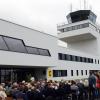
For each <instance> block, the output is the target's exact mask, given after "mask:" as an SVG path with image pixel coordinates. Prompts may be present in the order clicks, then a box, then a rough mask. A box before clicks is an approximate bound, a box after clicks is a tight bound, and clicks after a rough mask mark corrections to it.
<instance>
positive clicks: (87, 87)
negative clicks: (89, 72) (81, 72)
mask: <svg viewBox="0 0 100 100" xmlns="http://www.w3.org/2000/svg"><path fill="white" fill-rule="evenodd" d="M83 84H84V94H85V99H86V100H87V99H88V98H89V97H88V95H89V94H88V93H89V82H88V80H87V79H85V80H84V81H83Z"/></svg>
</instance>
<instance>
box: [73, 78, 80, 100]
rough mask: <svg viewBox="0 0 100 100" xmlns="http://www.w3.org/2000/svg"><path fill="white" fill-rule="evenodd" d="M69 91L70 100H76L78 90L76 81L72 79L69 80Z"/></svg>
mask: <svg viewBox="0 0 100 100" xmlns="http://www.w3.org/2000/svg"><path fill="white" fill-rule="evenodd" d="M71 83H72V84H71V92H72V100H77V96H78V94H79V93H78V92H79V88H78V86H77V85H76V82H75V81H73V80H72V82H71Z"/></svg>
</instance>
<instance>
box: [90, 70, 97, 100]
mask: <svg viewBox="0 0 100 100" xmlns="http://www.w3.org/2000/svg"><path fill="white" fill-rule="evenodd" d="M88 81H89V99H90V100H94V99H95V97H96V96H95V91H96V76H95V74H94V73H93V72H90V76H89V78H88Z"/></svg>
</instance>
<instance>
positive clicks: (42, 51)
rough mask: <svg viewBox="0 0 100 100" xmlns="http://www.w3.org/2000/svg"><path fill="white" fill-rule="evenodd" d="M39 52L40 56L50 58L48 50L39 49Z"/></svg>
mask: <svg viewBox="0 0 100 100" xmlns="http://www.w3.org/2000/svg"><path fill="white" fill-rule="evenodd" d="M38 51H39V54H40V55H43V56H50V53H49V51H48V50H46V49H38Z"/></svg>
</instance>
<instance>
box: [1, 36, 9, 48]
mask: <svg viewBox="0 0 100 100" xmlns="http://www.w3.org/2000/svg"><path fill="white" fill-rule="evenodd" d="M0 49H1V50H8V48H7V46H6V43H5V41H4V40H3V37H2V36H0Z"/></svg>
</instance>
